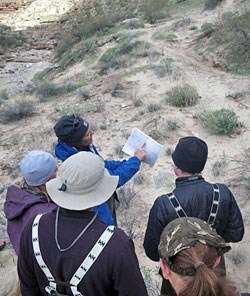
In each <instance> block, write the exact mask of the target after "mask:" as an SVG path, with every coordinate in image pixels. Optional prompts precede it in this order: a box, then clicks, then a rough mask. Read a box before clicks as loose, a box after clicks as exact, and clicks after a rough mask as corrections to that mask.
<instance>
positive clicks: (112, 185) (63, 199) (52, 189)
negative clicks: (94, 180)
mask: <svg viewBox="0 0 250 296" xmlns="http://www.w3.org/2000/svg"><path fill="white" fill-rule="evenodd" d="M118 180H119V177H118V176H111V175H110V174H109V173H108V171H107V170H106V169H105V172H104V177H103V179H102V182H101V184H100V185H99V186H98V187H96V188H95V189H94V190H92V191H91V192H87V193H83V194H79V195H78V194H73V193H69V192H67V190H66V191H60V190H59V188H61V186H62V181H61V179H60V178H59V177H57V178H55V179H52V180H50V181H49V182H47V183H46V189H47V192H48V194H49V196H50V198H51V199H52V200H53V201H54V203H55V204H57V205H58V206H60V207H62V208H65V209H68V210H75V211H81V210H86V209H89V208H92V207H95V206H98V205H100V204H102V203H104V202H106V201H107V200H108V199H109V198H110V197H111V196H112V194H113V193H114V191H115V189H116V188H117V184H118Z"/></svg>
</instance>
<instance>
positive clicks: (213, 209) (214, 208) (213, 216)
mask: <svg viewBox="0 0 250 296" xmlns="http://www.w3.org/2000/svg"><path fill="white" fill-rule="evenodd" d="M212 186H213V202H212V206H211V210H210V214H209V217H208V220H207V223H208V224H209V225H210V226H212V225H213V224H214V221H215V219H216V216H217V213H218V209H219V203H220V190H219V186H218V185H217V184H212Z"/></svg>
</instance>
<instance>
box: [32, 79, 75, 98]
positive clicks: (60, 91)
mask: <svg viewBox="0 0 250 296" xmlns="http://www.w3.org/2000/svg"><path fill="white" fill-rule="evenodd" d="M77 88H78V85H77V84H75V83H72V82H68V83H66V84H64V85H59V86H58V85H56V84H54V83H51V82H45V83H43V84H41V85H39V86H38V87H37V89H36V96H37V98H38V100H39V101H40V102H46V101H48V100H49V99H51V98H55V97H58V96H61V95H65V94H67V93H70V92H72V91H73V90H75V89H77Z"/></svg>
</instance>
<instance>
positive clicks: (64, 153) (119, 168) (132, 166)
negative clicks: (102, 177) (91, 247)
mask: <svg viewBox="0 0 250 296" xmlns="http://www.w3.org/2000/svg"><path fill="white" fill-rule="evenodd" d="M88 151H90V152H92V153H95V154H97V155H99V156H100V154H99V152H98V151H97V149H96V147H95V146H94V145H93V144H91V145H89V146H88ZM78 152H79V151H78V150H77V149H76V148H74V147H70V146H68V145H66V144H65V143H63V142H61V141H58V143H57V144H56V146H55V154H56V157H57V158H59V159H60V160H61V161H64V160H66V159H67V158H68V157H70V156H71V155H74V154H76V153H78ZM100 157H101V156H100ZM104 163H105V168H106V169H107V170H108V171H109V173H110V175H111V176H119V182H118V185H117V187H120V186H122V185H124V184H125V183H126V182H128V181H129V180H130V179H131V178H132V177H133V176H134V175H135V174H136V173H137V172H138V171H139V169H140V164H141V161H140V160H139V159H138V158H137V157H135V156H133V157H131V158H130V159H128V160H122V161H116V160H104ZM93 210H94V211H96V210H97V207H95V208H93ZM98 214H99V215H100V217H101V218H102V220H103V221H104V222H105V223H106V224H107V225H114V221H113V218H112V215H111V213H110V211H109V208H108V205H107V204H106V203H104V204H102V205H100V206H99V210H98ZM112 221H113V222H112ZM111 222H112V223H111Z"/></svg>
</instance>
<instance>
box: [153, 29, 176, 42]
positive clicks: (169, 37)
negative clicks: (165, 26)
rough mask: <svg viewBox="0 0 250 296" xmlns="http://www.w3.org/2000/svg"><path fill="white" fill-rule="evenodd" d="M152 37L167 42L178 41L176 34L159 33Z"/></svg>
mask: <svg viewBox="0 0 250 296" xmlns="http://www.w3.org/2000/svg"><path fill="white" fill-rule="evenodd" d="M152 37H153V38H154V39H155V40H166V41H172V40H176V39H177V36H176V34H174V33H169V32H165V31H162V30H161V31H157V32H155V33H154V34H153V35H152Z"/></svg>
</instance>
